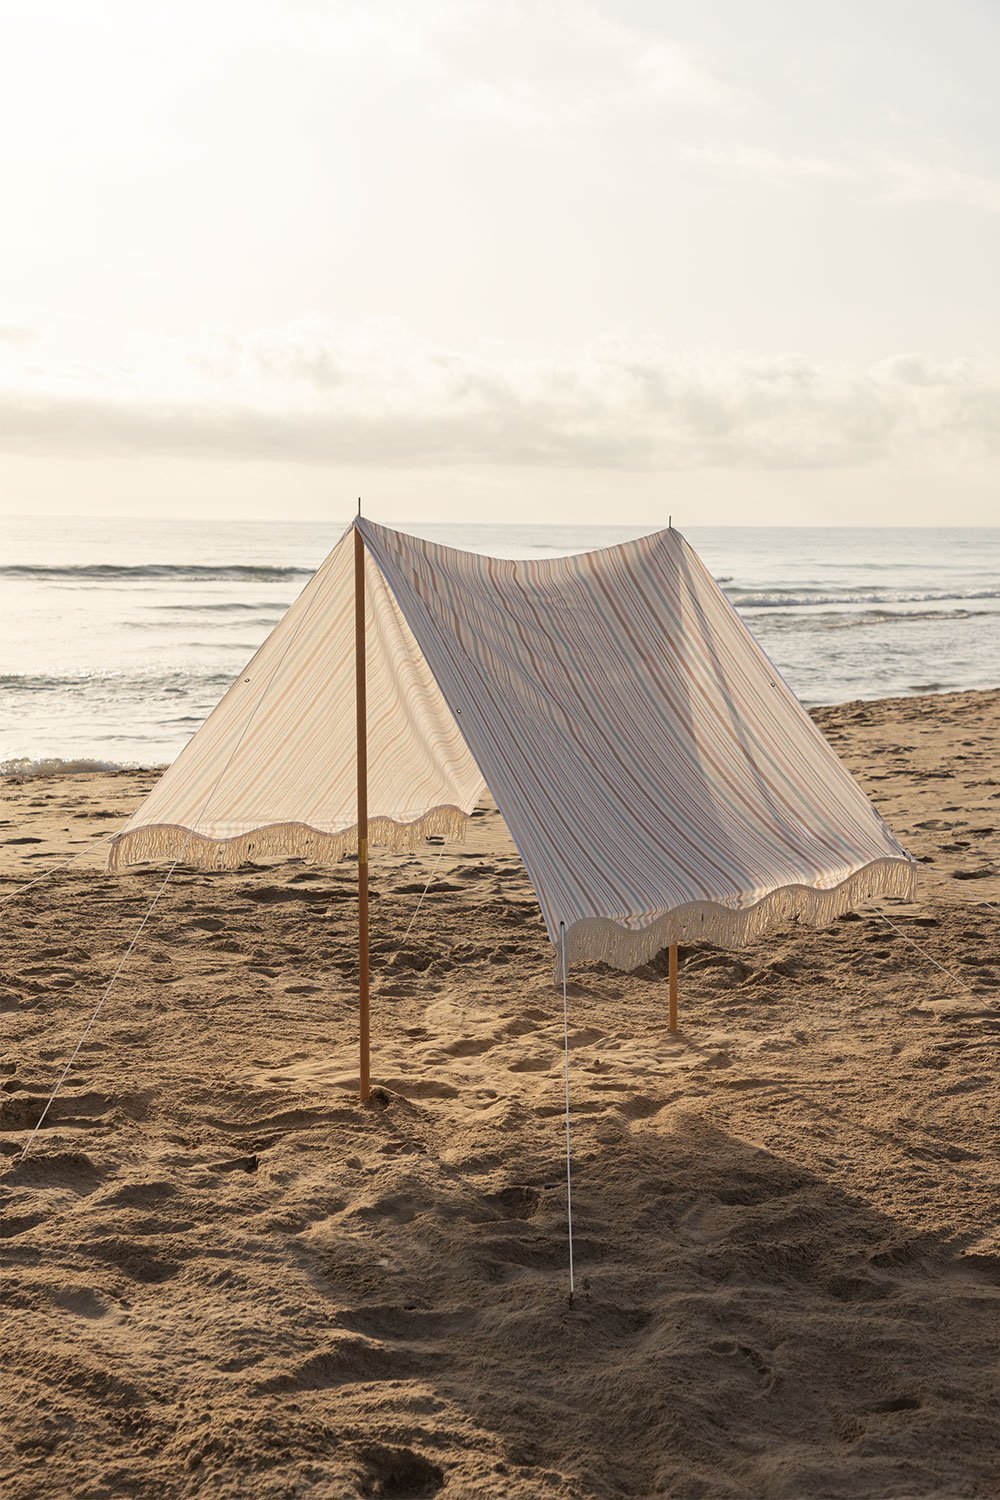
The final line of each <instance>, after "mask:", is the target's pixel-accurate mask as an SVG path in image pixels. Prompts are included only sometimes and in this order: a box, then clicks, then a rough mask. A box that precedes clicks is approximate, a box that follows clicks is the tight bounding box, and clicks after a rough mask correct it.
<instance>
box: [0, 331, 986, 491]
mask: <svg viewBox="0 0 1000 1500" xmlns="http://www.w3.org/2000/svg"><path fill="white" fill-rule="evenodd" d="M42 351H43V352H42V355H41V356H40V351H39V345H38V343H37V342H36V344H35V345H34V346H33V348H32V359H31V365H30V367H29V366H28V365H27V364H26V363H25V362H24V361H21V362H20V363H19V362H18V360H17V358H16V357H15V350H14V347H13V346H12V347H11V348H8V349H6V351H4V352H3V353H2V354H0V448H3V449H6V450H7V451H11V452H18V453H32V454H39V455H53V454H58V455H61V456H67V455H68V456H122V455H125V456H129V455H133V456H134V455H147V456H148V455H170V456H184V457H192V456H197V457H207V458H217V459H220V460H234V461H255V460H266V461H270V462H285V463H289V464H300V463H304V464H320V465H326V464H328V465H349V466H353V467H364V466H368V465H378V466H382V467H398V468H401V469H405V468H409V469H414V468H421V467H427V466H434V467H461V466H479V467H481V466H486V467H494V468H505V467H512V466H515V467H516V466H522V467H542V468H544V467H580V468H590V469H595V470H619V471H624V470H635V471H657V470H670V469H697V468H710V467H714V468H727V469H737V470H739V469H759V468H778V469H794V468H849V467H857V466H860V465H870V464H874V463H878V462H881V461H884V460H887V459H889V458H891V457H892V456H893V455H894V454H898V453H905V454H906V455H908V456H911V457H912V456H913V455H914V453H923V454H926V455H931V454H933V455H935V456H937V457H939V458H944V459H947V460H948V461H951V460H956V461H957V460H960V459H962V458H964V457H969V456H979V457H982V456H984V455H986V456H995V455H996V454H997V452H998V451H1000V361H984V360H971V359H964V360H955V361H952V362H949V363H941V362H935V361H932V360H929V359H927V358H925V357H923V356H921V355H920V354H913V353H905V354H899V355H896V356H894V357H892V358H890V359H887V360H883V361H881V362H880V363H878V364H876V365H874V366H871V367H868V368H850V367H846V366H832V365H824V364H820V363H817V362H814V361H810V360H807V359H805V358H803V357H801V356H797V355H788V356H785V357H780V358H769V359H751V358H740V357H736V356H733V357H729V358H713V359H708V358H691V359H681V358H678V357H677V356H676V355H675V354H673V353H672V352H670V351H668V350H666V349H664V348H663V347H662V346H661V345H659V344H657V343H655V342H629V341H627V340H621V339H618V340H605V341H603V342H600V343H597V344H595V345H592V346H590V347H586V348H578V349H575V350H569V351H567V350H559V351H547V350H539V349H531V348H527V347H524V346H516V345H500V344H488V345H487V344H484V345H482V346H481V347H477V348H473V349H465V350H456V349H446V348H439V347H435V346H432V345H427V344H421V343H419V342H416V341H414V340H411V339H409V338H408V337H407V336H406V335H405V333H404V332H403V331H401V330H399V329H397V328H393V327H388V326H379V325H375V326H367V327H365V328H363V329H360V330H354V331H353V332H352V333H351V334H350V335H347V334H344V333H342V332H338V331H336V330H332V329H330V328H328V327H325V326H324V325H322V324H319V323H315V322H314V323H303V324H298V325H295V326H293V327H290V328H285V329H266V330H260V331H256V332H251V333H247V334H237V333H235V332H227V331H225V330H214V331H209V332H207V333H205V334H203V335H201V336H199V337H198V338H196V339H193V340H192V341H191V342H190V343H189V344H183V343H172V344H169V345H168V344H163V343H159V344H150V345H146V346H144V347H136V348H134V349H133V350H132V351H130V356H129V357H128V358H124V357H123V355H122V351H121V350H116V351H115V352H114V355H113V356H112V355H111V354H109V355H108V356H107V358H106V359H105V360H104V361H103V362H102V361H94V360H93V359H91V360H90V362H89V363H88V364H87V365H86V366H85V365H84V364H83V363H82V362H81V361H80V360H79V359H78V358H76V357H75V356H74V354H73V351H72V350H70V349H68V348H65V349H62V350H59V349H57V348H56V347H55V346H53V345H51V344H50V343H45V342H44V341H43V343H42Z"/></svg>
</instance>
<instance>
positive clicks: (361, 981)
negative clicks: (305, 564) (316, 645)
mask: <svg viewBox="0 0 1000 1500" xmlns="http://www.w3.org/2000/svg"><path fill="white" fill-rule="evenodd" d="M354 681H355V703H356V713H357V731H358V1032H359V1041H360V1053H361V1057H360V1067H359V1082H358V1096H359V1098H360V1100H361V1103H362V1104H364V1103H365V1101H366V1099H367V1098H368V1095H369V1094H370V1093H371V1069H370V1063H369V1055H368V1053H369V1016H368V691H367V688H368V684H367V680H366V672H365V544H364V542H363V541H362V538H361V532H360V531H359V530H358V528H357V527H356V526H355V528H354Z"/></svg>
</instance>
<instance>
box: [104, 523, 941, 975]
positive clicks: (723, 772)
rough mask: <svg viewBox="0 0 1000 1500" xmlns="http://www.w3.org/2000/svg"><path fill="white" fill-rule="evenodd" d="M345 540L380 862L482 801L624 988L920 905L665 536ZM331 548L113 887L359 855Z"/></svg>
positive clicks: (886, 837)
mask: <svg viewBox="0 0 1000 1500" xmlns="http://www.w3.org/2000/svg"><path fill="white" fill-rule="evenodd" d="M357 525H358V527H359V529H360V532H361V535H362V537H363V540H364V543H365V547H366V552H367V568H366V580H367V581H368V582H367V589H368V600H369V610H368V622H367V629H368V634H367V650H368V674H369V689H368V691H369V763H370V770H371V776H372V785H371V788H370V812H371V823H370V836H371V838H372V841H373V842H377V841H380V840H381V841H384V842H387V843H389V844H390V845H393V846H395V847H400V846H401V843H405V842H406V841H407V840H410V841H412V840H414V839H416V838H419V837H422V836H423V834H424V833H425V832H426V831H427V830H428V829H430V828H431V827H432V826H441V827H445V828H446V829H451V830H452V831H454V829H455V828H456V827H457V822H456V820H457V821H461V818H462V816H463V815H464V814H467V813H468V812H469V811H471V808H472V806H473V805H474V803H475V801H476V798H477V796H478V795H479V794H480V792H481V791H482V789H483V784H484V780H485V783H486V784H487V785H488V786H489V789H490V792H491V794H492V796H493V797H494V798H495V800H496V802H497V805H498V806H499V808H500V810H501V812H502V814H503V816H504V819H505V821H506V823H507V826H508V828H509V830H510V833H511V836H512V837H513V839H514V842H515V844H516V845H517V848H518V850H519V851H520V854H521V857H522V858H523V860H524V864H525V868H526V870H527V873H528V876H529V878H530V879H531V882H532V884H533V886H534V888H535V891H536V893H537V895H538V900H539V905H540V907H541V912H542V916H543V918H544V921H545V925H546V928H547V931H548V934H549V937H550V939H551V940H552V942H553V943H556V944H558V943H559V941H560V933H561V931H562V930H563V929H565V937H566V945H567V957H568V959H569V961H570V962H578V961H581V960H603V961H605V962H609V963H612V964H615V965H616V966H618V967H621V968H632V967H635V966H636V965H638V964H640V963H642V962H644V961H646V960H647V959H648V958H650V957H651V956H652V955H653V954H655V953H656V952H657V951H659V949H660V948H662V947H664V946H665V945H666V944H668V943H671V942H677V941H691V940H696V939H702V940H708V941H713V942H717V943H720V944H724V945H734V944H738V943H742V942H745V941H747V940H749V939H751V938H753V937H755V936H757V935H758V934H760V933H762V932H763V931H764V930H765V929H766V928H767V927H768V926H769V925H770V924H772V923H773V922H775V921H778V920H788V919H793V918H794V919H798V920H803V921H807V922H810V923H814V924H819V923H822V922H826V921H829V920H831V919H832V918H833V917H835V916H837V915H838V914H840V913H841V912H843V911H846V910H848V909H850V908H851V906H853V905H856V904H857V903H858V902H860V901H863V900H867V899H870V898H872V897H875V896H878V895H885V894H892V895H901V896H908V895H910V894H912V890H913V881H914V866H913V862H912V861H911V860H910V859H909V857H908V856H907V855H906V853H905V852H904V850H903V849H902V848H901V847H900V845H899V844H898V843H897V842H896V840H895V839H894V838H893V836H892V834H891V833H890V832H889V830H888V829H887V827H886V826H885V824H884V823H883V821H882V819H881V818H880V817H879V815H878V814H877V812H876V811H875V809H874V808H873V807H872V806H871V804H870V803H869V801H868V800H867V798H866V797H865V795H864V793H863V792H862V791H861V789H860V788H859V787H858V785H857V784H856V783H855V782H854V780H853V779H852V778H851V776H850V775H849V774H848V772H847V771H846V769H845V768H844V767H843V766H842V765H841V763H840V761H839V760H838V759H837V757H836V755H835V754H834V752H833V750H832V749H831V747H830V746H829V745H828V744H827V742H826V741H825V740H824V739H823V737H822V735H821V734H820V733H819V731H818V730H817V729H816V727H815V725H814V724H813V723H812V721H811V719H810V718H809V716H808V715H807V714H806V713H805V711H804V710H803V708H802V707H801V705H800V704H799V703H798V702H797V701H796V699H795V697H794V696H793V694H792V693H791V691H790V690H789V688H788V687H787V686H786V684H785V683H784V681H783V680H782V679H781V677H780V676H779V675H778V673H777V672H776V670H775V668H774V667H773V666H772V665H771V663H770V662H769V660H768V659H767V657H766V656H765V654H764V652H763V651H762V650H761V648H760V647H759V645H758V644H757V643H756V641H755V640H754V639H753V637H752V636H751V634H750V632H749V631H748V630H747V628H746V626H745V625H744V624H743V622H742V620H741V619H740V617H739V616H738V615H737V613H736V612H735V610H734V609H733V608H732V606H731V605H730V604H729V602H728V601H727V599H726V597H725V595H724V594H723V592H722V591H721V589H720V588H719V587H718V585H717V584H716V583H715V582H714V580H713V579H712V578H711V576H710V575H709V574H708V572H707V571H706V569H705V568H704V567H703V565H702V564H701V562H700V561H699V559H698V558H697V556H696V555H695V553H694V552H693V550H692V549H691V548H690V547H689V546H688V544H687V543H686V542H685V541H684V539H683V537H682V536H681V535H680V533H679V532H676V531H673V530H668V531H662V532H658V533H656V534H654V535H652V536H647V537H643V538H641V539H640V540H638V541H635V542H629V543H626V544H625V545H623V546H619V547H611V548H607V549H604V550H601V551H598V552H590V553H584V554H582V555H578V556H574V557H566V558H557V559H554V560H545V561H528V562H522V561H517V562H513V561H508V560H501V559H497V558H488V557H481V556H478V555H475V554H472V553H467V552H460V551H457V550H455V549H453V548H446V547H440V546H437V545H435V544H433V543H430V542H425V541H422V540H419V539H418V538H415V537H411V536H407V535H405V534H403V533H401V532H396V531H391V530H389V529H388V528H385V527H381V526H377V525H375V524H373V523H372V522H370V521H367V520H360V521H358V522H357ZM348 541H349V536H348V537H345V539H344V540H343V541H342V542H341V543H340V544H339V546H338V547H337V548H335V549H334V552H333V553H332V554H331V556H330V558H328V559H327V562H326V563H325V564H324V565H323V568H321V569H320V572H319V573H318V574H317V575H316V577H315V578H314V579H313V580H312V582H311V583H310V585H309V586H308V587H307V589H306V590H305V591H304V593H303V595H302V596H301V598H300V599H299V600H298V601H297V603H296V604H295V605H294V606H293V607H292V610H291V611H289V614H288V615H287V616H286V617H285V619H284V620H283V621H282V623H281V624H280V625H279V626H278V627H277V629H276V630H275V632H274V633H273V635H272V636H271V637H270V638H269V640H268V641H267V642H266V643H265V645H264V647H262V648H261V652H260V653H258V659H255V663H254V664H252V667H253V670H252V671H250V672H249V673H248V674H244V675H249V676H250V682H249V683H247V684H244V686H246V687H247V689H249V688H251V687H252V686H253V682H254V680H255V678H257V677H259V674H262V673H263V670H264V668H265V666H266V665H268V664H270V665H271V666H272V667H273V686H272V687H271V688H270V689H267V688H265V687H263V686H261V687H260V688H259V689H258V692H259V693H260V694H261V696H260V697H259V698H258V699H256V700H254V699H251V697H250V694H249V691H248V692H247V693H245V694H240V692H239V688H240V684H237V685H236V686H235V687H234V689H231V690H230V693H229V694H227V696H226V698H225V699H223V701H222V703H221V704H220V705H219V708H218V709H216V710H215V713H214V714H213V715H212V716H211V717H210V718H209V720H208V721H207V722H206V724H205V725H204V726H203V727H202V729H201V730H199V732H198V734H197V735H196V736H195V737H194V739H192V741H191V742H190V744H189V745H188V747H187V748H186V750H185V751H184V752H183V753H182V755H181V756H180V757H179V759H178V761H177V762H175V765H174V766H173V767H172V768H171V769H170V770H169V771H168V772H167V773H166V775H165V776H164V778H163V780H162V781H161V782H160V783H159V784H158V786H157V787H156V788H154V790H153V792H152V793H151V794H150V797H149V798H148V799H147V802H146V803H145V804H144V805H143V807H142V808H140V810H139V812H138V813H137V814H136V815H135V817H134V818H133V819H132V821H131V822H130V824H129V825H127V827H126V829H125V830H123V833H122V835H120V836H119V839H118V840H116V843H115V848H114V849H113V852H112V860H113V862H114V863H115V864H117V865H119V866H120V865H121V864H123V863H126V862H129V861H130V860H131V859H132V858H148V857H151V853H153V854H155V856H156V857H160V856H162V855H164V854H167V855H169V856H170V857H176V853H177V852H180V851H181V849H182V848H183V840H184V839H185V838H187V837H188V833H187V830H191V846H192V848H195V847H196V848H197V851H198V852H197V856H196V857H197V858H198V859H199V860H200V861H202V862H210V863H218V862H220V860H225V862H227V863H228V862H230V859H229V858H228V857H227V854H226V850H227V848H228V850H229V851H231V853H232V854H233V855H235V854H237V853H238V855H239V858H240V859H242V858H245V857H247V853H248V852H249V853H253V852H282V851H283V852H290V853H303V852H304V853H307V854H312V855H314V856H315V857H327V856H330V855H331V854H334V853H337V852H340V851H342V850H343V849H345V848H349V847H354V846H355V845H356V838H357V829H356V827H355V826H354V813H353V805H352V804H353V795H354V782H353V777H354V767H355V761H354V749H353V743H352V737H353V732H354V716H353V704H352V699H351V695H352V694H353V658H352V650H353V634H352V631H353V626H352V618H351V609H352V600H353V595H352V592H351V582H350V577H349V571H348V562H347V561H346V560H345V559H346V558H347V546H346V544H347V542H348ZM310 599H311V600H312V604H310V603H309V601H310ZM282 643H283V654H282V653H279V651H278V646H279V645H282ZM265 657H266V661H262V660H261V658H265ZM255 701H256V704H257V708H256V712H255V713H254V712H253V709H252V704H253V702H255ZM227 705H229V706H228V707H227ZM248 713H253V722H252V724H251V727H250V729H249V730H244V738H243V740H242V741H241V742H239V744H238V745H237V748H236V750H235V753H234V754H233V755H232V759H231V761H230V762H228V763H225V762H224V755H225V754H226V753H227V746H228V745H229V744H230V743H231V742H233V741H234V740H235V738H236V736H237V735H238V734H239V733H240V726H241V724H243V723H244V722H245V720H246V717H247V714H248ZM217 716H218V723H217V724H216V723H215V721H216V719H217ZM223 766H224V769H223ZM220 772H222V774H221V778H220V780H219V782H218V786H216V787H215V788H214V789H213V788H212V787H211V779H212V775H213V774H215V775H217V776H218V775H219V773H220ZM199 797H208V809H207V810H206V812H205V813H203V814H202V815H201V816H198V815H197V814H196V813H195V811H194V809H196V808H197V807H198V802H199ZM435 820H437V821H436V822H435ZM352 840H353V844H352V842H351V841H352ZM167 844H169V846H170V847H169V849H168V848H167V847H166V845H167ZM190 853H191V849H189V850H188V852H187V855H186V856H185V857H190Z"/></svg>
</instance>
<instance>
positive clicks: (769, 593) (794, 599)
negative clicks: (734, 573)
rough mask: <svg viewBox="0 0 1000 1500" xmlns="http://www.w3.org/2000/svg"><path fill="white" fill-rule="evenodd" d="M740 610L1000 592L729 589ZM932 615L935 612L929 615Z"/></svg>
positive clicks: (997, 592) (946, 599)
mask: <svg viewBox="0 0 1000 1500" xmlns="http://www.w3.org/2000/svg"><path fill="white" fill-rule="evenodd" d="M726 593H727V595H728V596H729V598H730V600H731V601H732V603H733V604H735V605H736V607H737V609H801V608H807V607H808V606H810V605H816V604H825V605H827V606H829V605H831V604H932V603H958V602H961V601H963V600H970V601H972V600H978V599H1000V589H974V590H971V591H970V590H965V589H962V590H956V589H921V590H920V591H913V592H909V591H908V590H905V589H839V590H833V589H810V588H800V589H796V590H795V591H794V593H792V592H789V593H785V592H784V591H782V590H780V589H774V590H771V589H741V588H735V589H727V590H726ZM928 613H933V611H928Z"/></svg>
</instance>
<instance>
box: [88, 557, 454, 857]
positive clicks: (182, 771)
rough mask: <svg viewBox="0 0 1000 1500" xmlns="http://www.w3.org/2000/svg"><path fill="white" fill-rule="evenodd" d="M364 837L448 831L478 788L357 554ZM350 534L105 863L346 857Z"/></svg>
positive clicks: (350, 795) (395, 617)
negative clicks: (361, 605) (364, 696)
mask: <svg viewBox="0 0 1000 1500" xmlns="http://www.w3.org/2000/svg"><path fill="white" fill-rule="evenodd" d="M365 641H366V649H367V676H368V774H369V799H368V800H369V812H370V815H371V816H370V822H369V829H370V838H371V840H372V842H373V843H382V844H387V845H390V846H392V847H393V848H396V849H407V848H415V847H418V846H419V845H420V844H422V843H423V841H424V839H425V838H426V836H427V835H428V834H429V833H444V834H447V835H449V836H451V837H461V836H462V833H463V832H464V829H465V822H466V818H467V816H468V815H469V813H471V811H472V809H473V808H474V807H475V805H476V803H477V802H478V801H479V800H480V798H481V797H482V794H483V791H484V783H483V777H482V773H481V772H480V770H479V768H478V767H477V765H476V763H475V761H474V760H473V759H472V756H471V755H470V754H469V751H468V749H467V747H466V744H465V741H464V739H463V738H462V734H461V731H460V730H459V729H458V727H457V725H456V723H455V719H454V716H453V715H452V713H451V711H450V709H449V708H448V706H447V704H446V703H445V701H444V699H443V698H442V696H441V693H440V690H439V689H438V687H437V684H436V683H435V681H434V678H433V676H432V674H431V671H430V669H429V667H428V665H427V662H426V661H425V660H424V657H423V654H422V652H421V651H420V648H419V647H418V646H417V644H416V642H415V641H414V639H413V634H412V632H411V631H410V629H409V626H408V625H407V623H406V621H405V620H404V619H403V616H402V614H401V613H400V610H399V607H398V605H397V604H396V602H395V600H394V599H393V597H392V594H391V593H390V592H389V589H388V588H387V586H386V582H385V579H384V578H383V577H382V574H381V573H380V572H379V570H378V568H377V567H376V566H375V564H374V562H373V561H372V559H371V557H370V556H367V555H366V558H365ZM356 777H357V747H356V739H355V707H354V535H353V530H350V529H349V530H348V531H347V532H345V534H344V536H343V537H342V538H341V540H340V541H339V542H338V544H337V545H336V547H334V549H333V551H332V552H331V553H330V555H329V557H327V559H326V561H325V562H324V563H323V564H322V565H321V567H320V568H319V569H318V571H317V572H316V573H315V574H314V575H313V577H312V578H311V579H310V580H309V583H308V584H307V585H306V587H305V588H304V589H303V591H302V593H301V594H300V595H299V597H298V599H296V601H295V603H294V604H293V605H292V606H291V608H290V609H289V610H288V612H287V613H286V614H285V616H284V617H283V619H282V620H281V621H280V622H279V623H278V625H276V626H275V628H274V630H273V631H272V632H271V634H270V635H269V636H268V638H267V640H266V641H265V642H264V644H263V645H262V646H261V648H260V650H259V651H258V652H257V654H256V656H255V657H254V658H253V660H252V661H251V662H250V663H249V665H248V666H247V667H246V668H245V669H244V670H243V671H242V672H241V673H240V675H239V677H238V678H237V679H236V681H235V682H234V683H233V685H232V687H230V688H229V689H228V691H227V692H226V694H225V696H224V697H223V698H222V700H221V701H220V702H219V703H218V704H217V705H216V707H215V708H214V709H213V710H212V712H211V714H210V715H209V717H208V718H207V719H206V720H205V722H204V724H202V725H201V727H200V728H199V729H198V731H197V732H196V733H195V734H194V735H193V736H192V738H191V739H190V740H189V741H188V743H187V745H185V747H184V749H183V750H182V751H181V753H180V755H179V756H178V757H177V759H176V760H175V761H174V763H173V765H172V766H170V767H169V769H168V770H167V771H166V772H165V773H164V775H163V776H162V777H161V779H160V780H159V781H158V782H157V784H156V786H154V788H153V790H152V791H151V792H150V794H149V796H148V797H147V798H146V800H145V801H144V802H143V803H142V805H141V807H140V808H139V809H138V811H137V812H136V813H134V814H133V816H132V817H131V818H130V819H129V821H128V822H127V823H126V824H125V827H124V828H123V829H122V831H121V833H120V834H118V835H117V836H116V838H115V839H114V840H113V841H112V844H111V851H110V855H109V867H110V868H111V869H113V870H121V869H124V868H125V867H126V866H127V865H130V864H134V863H136V862H139V861H143V860H152V859H170V860H173V859H178V858H179V859H182V860H183V861H184V862H185V863H187V864H193V865H197V866H200V867H202V868H206V869H235V868H236V867H237V866H239V865H241V864H243V863H244V862H245V861H246V860H247V859H252V858H255V857H265V856H281V855H286V856H292V855H294V856H299V857H304V858H307V859H316V860H325V861H333V860H337V859H340V858H341V857H342V856H343V855H344V854H347V853H351V852H354V851H356V850H357V846H358V830H357V780H356Z"/></svg>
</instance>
